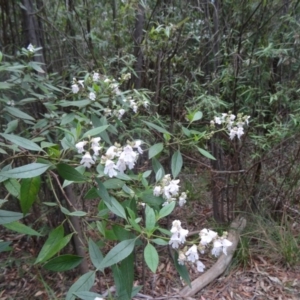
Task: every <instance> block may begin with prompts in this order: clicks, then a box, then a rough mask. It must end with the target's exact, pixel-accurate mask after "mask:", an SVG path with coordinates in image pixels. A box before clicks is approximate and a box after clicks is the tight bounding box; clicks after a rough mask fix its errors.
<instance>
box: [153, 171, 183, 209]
mask: <svg viewBox="0 0 300 300" xmlns="http://www.w3.org/2000/svg"><path fill="white" fill-rule="evenodd" d="M179 182H180V180H179V179H177V180H175V179H171V175H170V174H167V175H165V176H164V177H163V179H162V180H161V182H160V184H159V185H156V186H155V187H154V190H153V195H154V196H157V197H158V196H162V197H163V198H164V199H165V203H164V204H163V206H165V205H166V204H168V203H170V202H172V201H176V200H177V199H176V197H178V196H179V194H178V192H179V187H180V186H179V185H178V183H179ZM186 198H187V194H186V192H182V193H181V195H180V196H179V201H178V202H179V206H183V205H184V204H185V203H186Z"/></svg>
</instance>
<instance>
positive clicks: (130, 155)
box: [117, 145, 138, 170]
mask: <svg viewBox="0 0 300 300" xmlns="http://www.w3.org/2000/svg"><path fill="white" fill-rule="evenodd" d="M137 156H138V155H137V153H136V152H134V151H133V149H132V147H131V146H129V145H127V146H125V147H124V148H123V152H122V153H121V155H120V158H119V160H121V161H123V162H124V163H125V164H126V165H127V166H128V168H129V169H130V170H131V169H133V168H134V165H135V162H136V159H137ZM123 162H121V163H123ZM117 165H118V164H117Z"/></svg>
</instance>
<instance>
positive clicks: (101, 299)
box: [94, 297, 105, 300]
mask: <svg viewBox="0 0 300 300" xmlns="http://www.w3.org/2000/svg"><path fill="white" fill-rule="evenodd" d="M94 300H105V299H104V298H100V297H96V298H95V299H94Z"/></svg>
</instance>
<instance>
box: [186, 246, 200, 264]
mask: <svg viewBox="0 0 300 300" xmlns="http://www.w3.org/2000/svg"><path fill="white" fill-rule="evenodd" d="M185 255H186V257H187V260H188V261H190V262H195V261H196V260H198V259H199V255H198V251H197V246H196V245H193V246H192V247H191V248H190V249H189V250H188V251H187V252H185Z"/></svg>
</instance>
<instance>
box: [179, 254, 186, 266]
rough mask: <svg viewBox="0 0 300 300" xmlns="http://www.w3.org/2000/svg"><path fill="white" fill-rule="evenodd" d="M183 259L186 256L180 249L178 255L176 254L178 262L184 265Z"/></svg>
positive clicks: (184, 259)
mask: <svg viewBox="0 0 300 300" xmlns="http://www.w3.org/2000/svg"><path fill="white" fill-rule="evenodd" d="M185 261H186V257H185V255H184V253H183V252H181V251H180V252H179V255H178V264H180V265H184V262H185Z"/></svg>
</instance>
